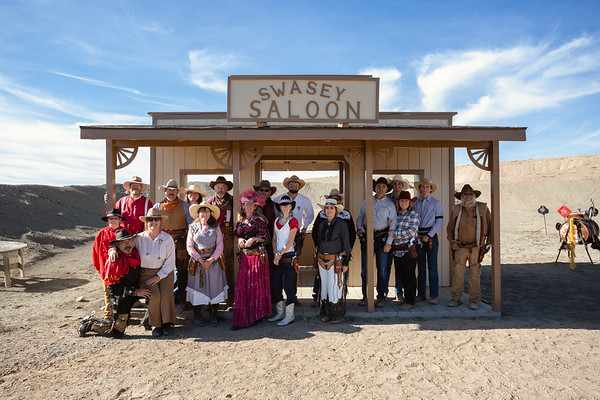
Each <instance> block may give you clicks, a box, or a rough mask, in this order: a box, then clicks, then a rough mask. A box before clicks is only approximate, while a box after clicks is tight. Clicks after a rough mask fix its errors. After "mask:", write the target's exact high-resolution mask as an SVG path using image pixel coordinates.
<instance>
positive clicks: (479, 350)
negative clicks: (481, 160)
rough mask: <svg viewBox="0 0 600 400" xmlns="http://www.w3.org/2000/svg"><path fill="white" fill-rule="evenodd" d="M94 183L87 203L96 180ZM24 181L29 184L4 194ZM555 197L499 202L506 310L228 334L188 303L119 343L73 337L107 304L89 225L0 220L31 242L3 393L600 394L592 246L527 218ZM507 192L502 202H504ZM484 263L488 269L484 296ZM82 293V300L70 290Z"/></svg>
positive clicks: (8, 317)
mask: <svg viewBox="0 0 600 400" xmlns="http://www.w3.org/2000/svg"><path fill="white" fill-rule="evenodd" d="M569 162H571V161H569ZM596 165H598V164H596ZM517 183H518V184H522V182H520V183H519V182H517ZM534 184H537V183H536V182H534ZM530 185H531V184H530ZM582 185H584V187H583V188H582V187H580V188H579V189H580V191H587V192H591V191H593V190H594V189H595V188H596V186H593V185H596V183H594V182H592V183H590V181H588V182H587V183H582ZM586 185H591V186H589V187H588V186H586ZM558 186H559V187H560V186H561V185H560V184H559V185H558ZM540 187H543V185H542V186H540ZM553 187H554V188H556V187H557V184H555V185H554V186H553ZM9 188H10V189H11V190H17V189H19V190H21V189H23V188H22V187H19V188H17V189H15V188H14V187H2V188H0V189H1V190H2V194H0V202H6V201H8V200H7V197H9V196H10V193H9V194H8V196H7V190H9ZM34 189H35V188H34ZM37 189H38V192H43V191H45V190H46V189H45V188H44V187H39V188H37ZM588 189H589V190H588ZM48 190H50V189H48ZM69 190H71V189H69ZM69 190H66V192H67V193H66V194H65V193H62V194H60V193H59V194H57V193H49V194H48V195H49V196H50V195H51V196H57V197H55V199H58V200H56V201H57V202H63V203H65V200H64V197H60V196H65V195H68V192H69ZM73 190H80V191H81V189H79V188H74V189H73ZM86 190H87V189H86ZM89 190H90V191H91V194H90V196H91V198H92V199H94V200H93V201H96V200H95V199H96V194H97V193H96V192H97V191H99V192H101V191H102V190H101V188H95V189H94V188H93V187H90V189H89ZM510 190H511V189H508V188H507V189H506V191H509V192H510ZM23 192H29V193H34V192H32V191H28V189H24V190H21V192H15V193H17V194H16V195H14V194H13V195H14V196H20V195H19V193H23ZM504 192H505V190H504V186H503V193H504ZM534 192H535V190H534ZM551 194H552V193H549V192H545V193H541V192H539V193H538V197H537V198H532V199H529V200H528V201H527V204H526V205H523V206H522V207H520V208H519V207H515V208H511V209H509V210H505V211H506V213H503V222H502V223H503V225H502V246H503V250H502V262H503V266H502V299H503V305H502V307H503V308H502V311H503V316H502V318H495V319H478V320H475V319H473V320H465V319H459V320H453V319H432V320H414V321H400V320H394V319H385V320H371V319H369V320H360V319H357V318H355V319H352V320H349V321H346V322H344V323H342V324H340V325H330V324H322V323H321V322H320V321H318V320H317V319H316V318H308V319H306V320H303V319H298V320H296V322H294V323H293V324H291V325H290V326H288V327H276V326H274V325H273V324H271V323H267V322H262V323H260V324H259V325H257V326H255V327H253V328H250V329H246V330H241V331H236V332H232V331H230V330H229V327H230V326H231V321H230V319H224V320H222V322H221V324H220V325H219V327H217V328H211V327H209V326H206V327H203V328H196V327H194V326H192V325H191V321H190V318H191V315H190V314H189V313H188V312H186V313H179V317H180V318H179V322H180V325H179V326H178V327H177V328H176V329H174V331H173V333H172V335H171V336H169V337H165V338H160V339H153V338H151V336H150V335H149V332H147V331H145V330H144V329H143V328H142V327H141V326H139V325H137V324H136V325H131V326H129V327H128V328H127V332H126V337H125V338H124V339H122V340H114V339H109V338H103V337H93V336H90V337H86V338H79V337H77V335H76V332H75V329H76V327H77V324H78V321H79V319H80V318H81V317H82V316H84V315H87V314H89V313H90V312H91V311H92V310H99V309H100V307H101V306H102V304H103V300H102V290H101V284H100V281H99V278H98V277H97V274H96V272H95V270H94V268H93V267H92V265H91V260H90V254H91V239H92V238H93V236H94V234H95V232H96V230H97V226H93V224H90V223H86V221H81V222H78V221H74V222H71V225H72V226H71V227H70V228H69V227H67V228H65V229H60V230H53V231H47V230H43V228H38V229H37V230H34V229H31V230H29V231H25V232H21V233H19V232H16V233H14V234H7V232H8V231H7V229H13V230H17V229H16V228H7V227H6V226H5V225H2V226H0V228H1V229H2V231H1V232H0V236H2V237H3V238H9V239H21V240H26V241H27V242H28V243H29V244H30V247H29V248H28V250H27V251H26V254H27V256H26V257H27V258H26V261H27V263H28V265H27V266H26V277H25V278H24V279H22V278H19V277H18V275H17V273H16V272H13V275H12V276H13V286H12V287H10V288H4V286H3V285H2V286H1V287H0V299H1V300H0V301H1V304H2V307H0V346H1V348H2V362H1V363H0V393H1V395H0V397H2V398H7V399H18V398H23V399H41V398H58V399H67V398H69V399H70V398H77V399H79V398H95V399H120V398H123V399H135V398H140V399H141V398H143V399H145V398H169V399H178V398H207V399H208V398H212V399H221V398H249V399H254V398H277V399H280V398H281V399H283V398H340V397H344V398H373V399H380V398H381V399H384V398H433V397H434V396H435V397H437V398H453V399H464V398H490V399H509V398H510V399H513V398H514V399H531V398H536V399H538V398H547V399H554V398H561V399H569V398H573V399H575V398H576V399H580V398H590V399H591V398H600V383H599V380H598V376H600V363H599V362H598V361H599V360H600V312H599V311H598V305H599V304H600V291H599V290H598V289H597V285H598V282H600V252H598V251H597V250H591V249H590V253H591V255H592V258H593V261H594V264H593V265H591V264H590V263H589V262H588V260H587V255H586V254H585V251H584V250H583V249H582V248H579V247H578V248H577V251H576V253H577V259H576V260H577V265H576V267H575V269H574V270H571V269H570V268H569V265H568V259H567V255H566V254H565V253H563V254H562V255H561V259H560V260H559V261H560V262H559V263H557V264H555V263H554V259H555V257H556V254H557V248H558V239H557V235H556V230H555V229H554V227H553V225H554V223H556V222H557V221H559V220H560V216H558V214H556V212H555V210H553V209H551V214H549V215H548V216H547V218H548V234H547V235H546V233H545V230H544V224H543V218H542V216H541V215H539V214H537V213H535V210H533V211H534V214H533V215H532V216H531V217H530V216H529V213H530V212H531V210H530V206H529V203H531V204H537V203H538V202H539V201H542V200H545V199H547V200H548V201H555V199H554V197H555V196H552V195H551ZM80 195H81V194H80ZM38 196H39V195H38ZM51 196H50V197H48V198H51ZM527 196H530V197H531V196H533V195H531V194H527ZM29 197H31V196H29ZM533 197H535V196H533ZM38 199H39V198H38ZM584 200H585V197H584ZM38 201H39V200H38ZM90 201H91V200H90ZM511 201H513V200H511V199H506V200H503V207H505V204H511V203H510V202H511ZM586 201H589V199H588V200H586ZM580 202H581V201H580ZM516 203H518V202H516V201H515V204H516ZM48 204H49V205H48V207H50V205H51V204H52V202H50V201H49V202H48ZM92 206H94V207H97V206H98V205H97V204H94V205H91V206H90V207H92ZM547 206H548V208H550V206H549V205H547ZM577 206H579V207H586V206H587V202H586V203H585V204H576V205H573V207H577ZM537 207H539V204H538V205H537V206H536V209H537ZM507 208H508V207H507ZM42 211H43V210H42ZM53 212H54V211H47V212H46V214H45V215H46V216H47V217H48V218H47V219H46V220H45V223H48V222H49V221H50V222H52V223H53V219H52V220H50V219H49V218H50V215H52V218H54V219H55V218H64V215H65V214H64V213H63V216H59V217H55V216H54V214H53ZM58 212H61V211H58ZM71 214H75V211H71ZM83 214H84V212H83V211H82V215H83ZM97 214H98V213H97ZM38 215H40V218H43V217H42V216H43V215H44V213H43V212H42V213H38ZM100 215H101V214H100ZM2 217H3V218H4V220H5V221H6V219H9V218H11V216H10V215H8V214H4V215H2ZM73 218H74V217H73ZM94 218H97V217H94ZM89 220H90V218H88V221H89ZM15 223H16V222H15ZM24 223H25V222H23V224H24ZM41 223H44V221H42V222H41ZM23 224H21V225H23ZM27 224H31V223H30V222H29V221H27ZM78 224H81V225H78ZM27 235H29V236H27ZM489 273H490V268H485V269H484V276H483V277H482V287H483V288H484V294H483V296H484V299H485V298H486V297H487V298H489V297H490V293H489V288H490V278H489ZM79 296H85V298H86V299H88V301H84V302H78V301H76V299H77V298H78V297H79ZM438 307H444V306H443V305H439V306H438ZM136 321H137V320H136V319H134V321H133V322H134V323H135V322H136Z"/></svg>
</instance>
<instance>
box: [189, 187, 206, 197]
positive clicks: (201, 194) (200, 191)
mask: <svg viewBox="0 0 600 400" xmlns="http://www.w3.org/2000/svg"><path fill="white" fill-rule="evenodd" d="M183 191H184V193H185V194H188V193H190V192H193V193H199V194H200V196H202V198H205V197H206V196H207V195H206V193H204V192H203V191H202V190H194V189H188V188H185V189H183Z"/></svg>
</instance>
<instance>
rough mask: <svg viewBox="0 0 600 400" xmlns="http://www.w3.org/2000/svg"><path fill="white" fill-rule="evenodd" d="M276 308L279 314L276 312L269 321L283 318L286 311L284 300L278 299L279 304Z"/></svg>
mask: <svg viewBox="0 0 600 400" xmlns="http://www.w3.org/2000/svg"><path fill="white" fill-rule="evenodd" d="M275 308H276V309H277V314H275V316H274V317H271V318H269V319H268V320H267V321H269V322H274V321H279V320H280V319H283V317H284V311H285V303H284V302H283V300H281V301H278V302H277V304H275Z"/></svg>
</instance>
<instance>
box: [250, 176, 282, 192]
mask: <svg viewBox="0 0 600 400" xmlns="http://www.w3.org/2000/svg"><path fill="white" fill-rule="evenodd" d="M252 187H253V188H254V191H256V192H258V189H260V188H267V189H269V190H270V191H271V194H270V196H273V195H274V194H275V192H276V191H277V188H276V187H275V186H271V182H269V181H268V180H266V179H263V180H262V181H260V183H259V184H258V185H252Z"/></svg>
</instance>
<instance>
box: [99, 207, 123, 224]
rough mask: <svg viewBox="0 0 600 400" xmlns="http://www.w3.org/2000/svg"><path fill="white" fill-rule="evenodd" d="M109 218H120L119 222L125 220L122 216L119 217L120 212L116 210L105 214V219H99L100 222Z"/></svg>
mask: <svg viewBox="0 0 600 400" xmlns="http://www.w3.org/2000/svg"><path fill="white" fill-rule="evenodd" d="M109 217H117V218H121V220H123V221H124V220H126V219H127V218H125V217H124V216H122V215H121V210H119V209H118V208H113V209H112V210H110V211H109V212H107V213H106V216H105V217H101V219H102V221H105V222H106V221H108V218H109Z"/></svg>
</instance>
